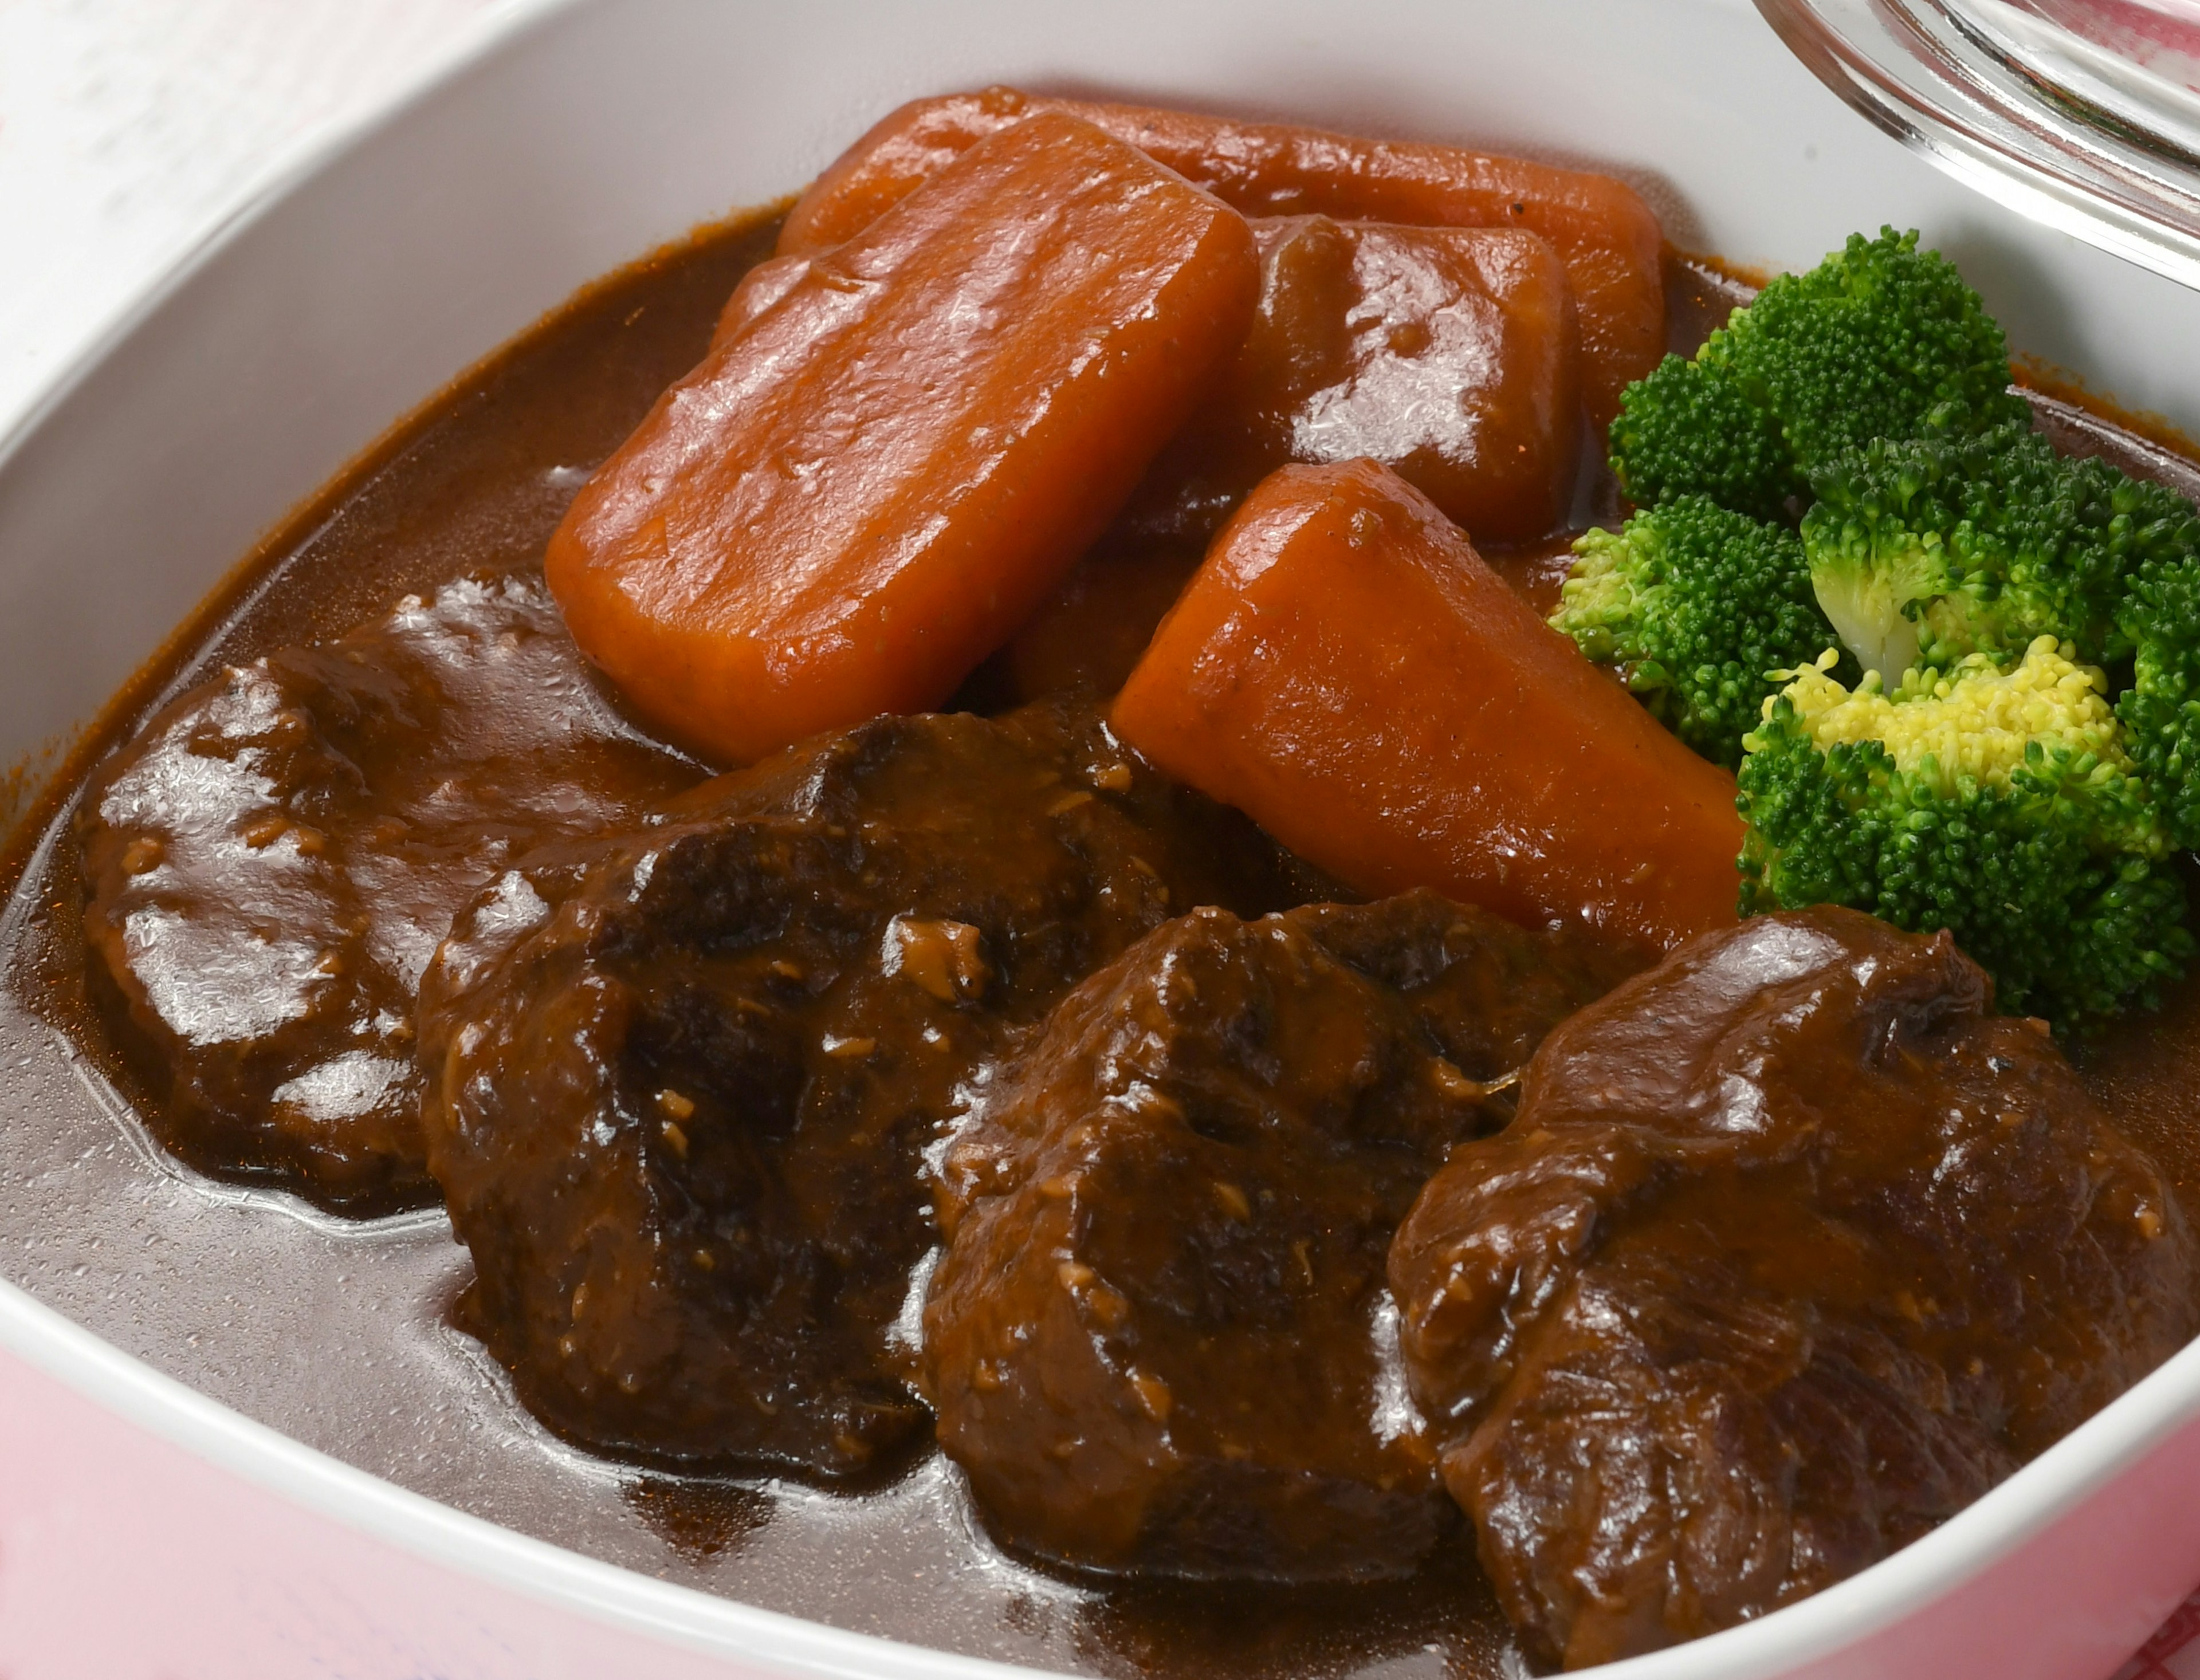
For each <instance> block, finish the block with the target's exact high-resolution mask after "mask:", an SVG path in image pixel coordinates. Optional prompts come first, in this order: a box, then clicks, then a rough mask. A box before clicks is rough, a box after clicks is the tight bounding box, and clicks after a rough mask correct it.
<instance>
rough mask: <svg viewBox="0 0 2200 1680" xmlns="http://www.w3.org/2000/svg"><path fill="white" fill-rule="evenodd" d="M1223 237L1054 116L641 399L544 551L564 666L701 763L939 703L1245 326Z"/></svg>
mask: <svg viewBox="0 0 2200 1680" xmlns="http://www.w3.org/2000/svg"><path fill="white" fill-rule="evenodd" d="M1257 283H1258V265H1257V263H1256V261H1255V256H1254V251H1253V241H1252V235H1251V233H1250V232H1249V230H1248V229H1247V227H1246V225H1245V222H1244V219H1243V218H1242V217H1240V216H1238V215H1237V213H1235V212H1233V211H1231V210H1229V209H1227V208H1226V207H1224V206H1222V205H1220V204H1219V203H1217V202H1216V201H1214V199H1213V198H1211V197H1209V196H1208V195H1206V194H1204V193H1202V192H1200V191H1198V190H1196V189H1194V188H1191V187H1189V186H1187V185H1185V183H1184V182H1183V181H1181V180H1180V179H1179V178H1177V177H1175V176H1174V175H1172V174H1171V173H1169V172H1167V170H1164V169H1162V168H1161V167H1160V166H1157V165H1156V164H1155V163H1154V162H1153V161H1152V160H1150V159H1148V158H1147V157H1145V156H1144V155H1143V154H1141V153H1139V152H1137V151H1135V150H1133V149H1132V148H1130V147H1128V146H1126V145H1125V144H1124V143H1122V142H1120V141H1119V140H1115V139H1113V138H1111V137H1109V136H1108V135H1106V134H1103V133H1102V132H1101V131H1099V130H1098V129H1097V128H1094V127H1093V126H1092V125H1090V124H1089V123H1085V122H1080V121H1079V120H1077V119H1075V118H1074V117H1068V116H1063V115H1059V114H1050V115H1047V116H1045V117H1044V118H1042V119H1034V120H1033V121H1031V122H1028V123H1024V124H1021V125H1017V126H1016V127H1015V128H1014V129H1011V130H1009V131H1004V132H1003V133H1000V134H998V135H995V136H993V137H991V138H990V139H987V140H986V141H984V142H982V143H980V144H979V145H976V146H974V147H972V148H971V149H969V151H968V153H967V154H966V155H963V157H962V158H960V159H959V160H957V161H956V162H955V163H954V164H952V165H951V166H949V167H947V168H945V169H943V170H941V171H940V172H939V173H938V175H936V176H935V177H934V178H933V179H931V180H930V181H929V182H927V184H925V186H924V187H923V188H922V190H920V191H917V192H915V193H912V194H910V195H909V196H908V197H907V198H906V199H904V200H903V201H901V202H900V203H899V204H898V205H897V206H895V207H894V208H893V209H892V211H890V212H888V213H886V215H884V216H882V217H881V218H880V219H878V220H877V221H875V223H873V224H872V225H870V226H869V228H867V229H865V230H863V233H862V234H860V235H859V236H857V237H856V238H854V239H852V240H851V241H849V242H847V243H845V245H843V246H842V247H840V249H838V250H837V251H835V252H834V253H833V254H831V255H830V256H826V257H820V258H818V259H816V260H814V261H813V262H811V264H810V266H809V268H808V270H807V271H805V272H803V273H802V274H800V275H799V277H795V278H794V280H793V284H792V285H791V286H789V287H788V288H787V290H786V291H785V293H784V294H783V295H781V296H780V297H779V299H778V300H776V301H775V302H774V303H772V304H771V305H770V306H769V307H768V308H766V309H764V310H763V311H762V312H760V313H758V314H757V315H755V316H754V317H753V318H752V319H750V320H749V321H748V322H747V323H746V324H745V325H742V326H740V329H739V330H736V331H734V332H732V333H731V334H729V335H727V336H726V337H725V338H724V339H723V341H722V342H721V343H720V344H719V345H718V347H717V348H716V349H715V350H713V351H712V352H711V353H710V354H709V355H708V356H707V357H705V359H704V361H703V364H702V365H701V366H699V367H698V368H697V369H696V370H694V371H693V373H691V374H690V375H688V376H687V377H686V378H685V379H683V380H682V381H681V382H679V383H678V384H676V385H675V386H673V387H672V388H671V389H670V390H669V391H667V392H666V393H665V394H664V397H663V398H661V399H660V400H658V404H657V405H656V406H655V407H654V408H653V409H652V410H651V411H650V413H649V415H648V417H647V418H646V419H645V420H644V421H643V422H642V423H641V427H640V429H637V430H636V431H635V434H634V435H633V436H632V437H630V438H629V439H628V440H627V441H626V442H625V443H624V444H623V445H621V446H620V447H619V449H618V451H617V453H615V454H614V455H613V456H612V457H611V459H610V460H609V461H607V462H606V463H605V464H604V466H603V467H602V468H601V469H600V470H599V471H598V472H597V474H596V475H595V476H594V478H592V479H591V480H590V481H588V484H587V485H586V486H584V487H582V491H581V493H580V495H579V496H578V497H577V498H576V499H575V501H574V503H573V505H572V508H571V509H570V510H569V511H568V513H567V514H566V516H565V522H564V523H563V524H562V525H560V526H559V528H558V531H557V534H555V535H554V536H553V538H552V539H551V541H550V547H549V552H548V554H547V559H546V564H547V569H548V572H549V578H550V586H551V588H552V590H553V592H555V593H556V595H557V597H558V601H559V605H560V606H561V607H562V608H563V609H564V610H565V621H566V624H567V625H568V627H570V629H571V631H572V633H573V637H574V639H575V640H576V641H577V642H578V643H579V644H580V645H581V647H582V650H583V651H585V652H586V653H587V654H588V656H589V657H590V658H591V659H593V660H594V661H595V662H596V663H597V664H598V665H600V666H601V667H602V668H604V669H605V670H606V672H608V673H609V674H611V677H612V678H613V679H614V680H616V681H617V683H618V684H619V685H620V686H621V687H622V688H623V690H624V691H625V692H626V694H627V696H628V697H629V699H630V700H631V701H632V702H633V703H635V705H636V706H637V707H638V708H639V709H641V711H642V712H643V713H644V714H645V715H647V716H648V717H649V718H650V719H651V720H652V721H654V722H655V723H656V724H658V726H660V727H661V728H663V729H664V730H665V731H666V732H669V733H670V734H671V735H673V736H674V737H675V738H678V739H680V740H682V741H683V742H686V743H688V744H691V745H693V746H694V747H695V748H697V749H699V750H700V751H702V752H703V753H705V755H709V756H711V757H713V758H716V759H719V760H722V761H745V760H748V759H752V758H755V757H758V756H759V755H762V754H764V753H765V752H768V751H769V750H772V749H774V748H775V747H778V746H781V745H783V744H786V743H787V742H789V741H792V740H795V739H798V738H800V737H802V736H805V735H808V734H810V733H812V732H816V731H818V730H822V729H828V728H834V727H838V726H845V725H847V724H850V723H853V722H856V721H858V720H861V719H863V718H867V717H872V716H875V715H878V714H880V713H881V712H894V711H908V710H916V709H924V708H926V707H930V706H935V705H937V704H939V703H940V702H941V701H942V700H944V699H945V698H946V697H947V696H948V695H949V694H950V693H951V692H952V691H953V690H954V688H955V685H956V684H957V682H958V681H959V680H961V679H962V678H963V675H964V674H966V673H967V672H968V670H969V669H970V668H971V667H972V666H974V665H975V664H976V663H977V662H978V661H979V660H980V659H981V658H983V657H984V656H986V654H987V653H989V652H991V651H992V650H993V649H994V648H995V647H997V646H998V645H1000V644H1001V643H1002V642H1003V640H1005V639H1007V637H1008V636H1009V633H1010V632H1011V631H1013V630H1014V629H1015V627H1016V626H1017V625H1018V624H1019V623H1021V621H1023V620H1024V619H1025V618H1026V617H1027V616H1028V615H1029V614H1030V613H1031V611H1032V610H1033V608H1034V607H1035V606H1037V605H1038V604H1039V602H1040V600H1041V599H1043V598H1044V596H1045V595H1046V593H1047V592H1048V591H1049V590H1050V588H1052V587H1053V586H1054V585H1055V583H1056V581H1057V580H1059V579H1060V578H1061V577H1062V575H1063V574H1064V573H1065V572H1067V571H1068V569H1069V567H1070V565H1071V563H1073V562H1074V560H1075V559H1076V557H1077V556H1078V554H1079V553H1080V551H1081V550H1083V549H1084V548H1085V545H1087V544H1088V543H1089V542H1090V541H1091V539H1092V538H1093V537H1094V536H1095V535H1096V534H1097V533H1098V531H1099V529H1100V528H1101V526H1102V525H1103V523H1104V522H1106V520H1107V518H1108V517H1109V515H1110V514H1111V513H1113V512H1114V511H1115V508H1116V507H1117V506H1118V505H1120V503H1121V502H1122V500H1123V499H1124V498H1125V497H1126V495H1127V494H1128V493H1129V492H1130V490H1131V489H1132V486H1133V485H1135V484H1136V482H1137V481H1138V475H1139V474H1140V473H1141V472H1142V471H1143V470H1144V468H1145V466H1146V464H1147V463H1148V462H1149V461H1150V459H1151V458H1152V456H1153V455H1154V453H1155V452H1156V450H1158V449H1159V448H1160V447H1161V445H1162V443H1163V442H1165V441H1166V440H1167V438H1168V436H1169V435H1170V434H1171V433H1172V432H1173V431H1174V430H1175V429H1177V427H1178V426H1179V425H1180V424H1181V423H1183V421H1184V419H1185V416H1186V415H1187V414H1188V413H1190V411H1191V409H1192V407H1193V405H1195V404H1196V402H1197V400H1198V399H1199V397H1200V395H1201V394H1202V390H1203V388H1204V387H1205V385H1206V382H1207V380H1208V375H1209V374H1210V372H1211V371H1212V370H1214V368H1215V367H1216V366H1217V365H1219V364H1220V361H1221V360H1222V359H1223V358H1224V357H1225V356H1226V355H1227V354H1228V353H1229V352H1230V351H1231V350H1232V348H1233V347H1235V345H1236V343H1237V340H1238V338H1239V337H1240V336H1241V335H1243V331H1244V328H1245V324H1246V321H1247V319H1248V318H1249V316H1250V314H1251V311H1252V306H1253V300H1254V293H1255V287H1256V285H1257Z"/></svg>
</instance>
